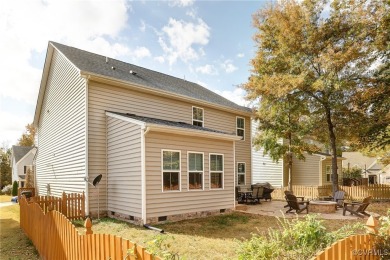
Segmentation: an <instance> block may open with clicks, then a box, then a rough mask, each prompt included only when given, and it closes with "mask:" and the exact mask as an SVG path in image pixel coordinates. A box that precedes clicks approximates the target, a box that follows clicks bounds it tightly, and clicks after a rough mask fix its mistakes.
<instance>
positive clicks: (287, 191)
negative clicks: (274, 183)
mask: <svg viewBox="0 0 390 260" xmlns="http://www.w3.org/2000/svg"><path fill="white" fill-rule="evenodd" d="M288 194H291V195H294V193H293V192H292V191H289V190H285V191H284V198H285V199H286V201H287V195H288ZM295 197H296V198H297V199H300V200H301V201H304V200H305V197H303V196H295ZM284 207H285V208H287V207H289V205H288V204H287V205H285V206H284ZM290 209H291V208H290Z"/></svg>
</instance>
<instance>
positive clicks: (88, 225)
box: [84, 218, 93, 235]
mask: <svg viewBox="0 0 390 260" xmlns="http://www.w3.org/2000/svg"><path fill="white" fill-rule="evenodd" d="M84 227H85V228H86V229H87V230H86V231H85V234H86V235H92V234H93V231H92V229H91V228H92V222H91V219H90V218H87V219H86V220H85V222H84Z"/></svg>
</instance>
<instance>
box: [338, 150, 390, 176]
mask: <svg viewBox="0 0 390 260" xmlns="http://www.w3.org/2000/svg"><path fill="white" fill-rule="evenodd" d="M343 157H345V158H346V159H345V161H343V168H347V169H348V168H353V167H357V168H360V169H362V177H365V178H368V183H369V184H382V183H390V166H389V165H383V164H381V163H380V162H379V160H378V159H377V158H375V157H369V156H365V155H363V154H362V153H360V152H343Z"/></svg>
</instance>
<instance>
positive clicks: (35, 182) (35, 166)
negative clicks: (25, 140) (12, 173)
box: [33, 145, 38, 196]
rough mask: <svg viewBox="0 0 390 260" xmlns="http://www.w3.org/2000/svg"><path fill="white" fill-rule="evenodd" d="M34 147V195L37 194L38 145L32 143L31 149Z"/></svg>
mask: <svg viewBox="0 0 390 260" xmlns="http://www.w3.org/2000/svg"><path fill="white" fill-rule="evenodd" d="M34 148H35V149H36V152H35V155H34V157H33V173H34V188H35V196H37V195H38V189H37V157H38V147H37V146H35V145H34V147H33V149H34Z"/></svg>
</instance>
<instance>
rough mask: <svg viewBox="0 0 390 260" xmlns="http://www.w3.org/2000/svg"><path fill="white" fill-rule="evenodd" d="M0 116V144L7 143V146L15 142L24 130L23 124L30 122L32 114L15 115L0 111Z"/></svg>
mask: <svg viewBox="0 0 390 260" xmlns="http://www.w3.org/2000/svg"><path fill="white" fill-rule="evenodd" d="M0 118H1V120H2V122H3V123H1V124H0V136H1V143H0V145H3V143H7V144H8V145H9V146H11V145H13V144H15V143H16V142H17V140H18V139H19V138H20V137H21V136H22V134H23V132H24V131H25V129H26V128H25V126H26V125H27V124H28V123H30V122H32V116H15V115H14V114H11V113H9V112H4V111H0ZM4 122H6V123H4Z"/></svg>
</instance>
